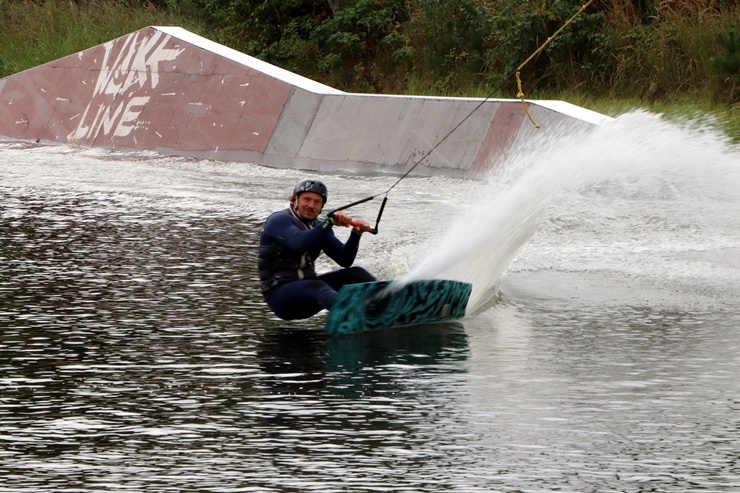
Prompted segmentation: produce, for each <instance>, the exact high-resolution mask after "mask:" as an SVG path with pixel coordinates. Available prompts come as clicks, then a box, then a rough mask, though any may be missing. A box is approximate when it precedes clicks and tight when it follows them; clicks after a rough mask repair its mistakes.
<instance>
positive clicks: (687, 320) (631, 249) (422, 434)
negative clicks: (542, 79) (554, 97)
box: [0, 112, 740, 493]
mask: <svg viewBox="0 0 740 493" xmlns="http://www.w3.org/2000/svg"><path fill="white" fill-rule="evenodd" d="M304 176H305V174H304V173H301V172H298V171H289V170H275V169H268V168H262V167H259V166H255V165H247V164H234V163H215V162H205V161H192V160H187V159H180V158H170V157H162V156H158V155H155V154H148V153H130V152H120V151H110V150H100V149H86V148H76V147H68V146H44V145H32V144H27V143H16V142H5V143H2V144H0V221H1V222H0V492H13V493H20V492H34V493H37V492H42V491H54V492H124V491H125V492H138V491H141V492H150V491H156V492H167V491H173V492H174V491H178V492H179V491H202V492H309V491H316V492H322V493H329V492H377V491H388V492H453V491H458V492H512V493H513V492H553V491H564V492H689V491H702V492H705V491H706V492H737V491H740V379H739V378H738V375H740V301H739V299H740V297H739V295H740V197H739V194H738V191H739V190H740V152H739V151H738V149H737V148H734V147H732V146H731V145H729V144H727V143H726V142H725V141H724V140H723V139H722V138H721V136H719V135H717V134H716V133H714V132H713V131H711V130H708V129H702V128H699V127H698V126H697V125H686V126H679V125H676V124H669V123H666V122H664V121H662V120H661V119H660V118H659V117H657V116H655V115H650V114H646V113H640V112H637V113H633V114H629V115H624V116H623V117H620V118H618V119H617V120H616V121H614V122H612V123H609V124H606V125H604V126H603V127H601V128H599V129H596V130H594V131H593V132H591V133H589V134H586V135H579V136H572V137H566V138H560V139H557V140H553V141H552V142H547V143H545V144H540V145H539V146H538V147H537V148H535V149H529V150H527V151H524V150H523V151H521V152H520V153H518V154H517V155H516V156H512V157H511V159H510V160H509V162H508V163H507V164H506V165H505V166H504V167H503V168H502V169H501V171H500V172H498V173H497V174H496V175H495V176H492V177H491V179H490V180H489V181H480V182H472V181H462V180H451V179H445V178H407V179H404V180H403V181H401V182H400V183H399V184H398V186H397V187H395V188H394V189H393V190H392V191H391V193H390V194H389V202H388V206H387V207H386V211H385V214H384V217H383V219H382V221H381V223H380V225H379V230H380V233H379V234H378V235H377V236H371V235H365V237H364V238H363V241H362V243H363V244H362V248H361V252H360V255H359V256H358V263H359V264H361V265H363V266H365V267H367V268H369V269H370V270H372V271H373V272H375V273H376V274H377V275H378V277H380V278H401V279H413V278H425V277H445V278H456V279H462V280H468V281H471V282H473V284H474V293H473V299H472V300H471V304H470V305H469V314H470V316H469V317H468V318H466V319H465V320H462V321H460V322H458V323H450V324H441V325H433V326H424V327H417V328H409V329H398V330H392V331H380V332H375V333H369V334H360V335H356V336H347V337H336V338H329V337H327V336H325V335H324V334H323V333H322V322H323V315H320V316H318V317H315V318H314V319H310V320H307V321H303V322H291V323H286V322H283V321H280V320H279V319H276V318H275V317H274V316H272V315H271V314H270V313H269V312H268V310H267V309H266V308H265V305H264V303H263V302H262V299H261V296H260V294H259V290H258V283H257V273H256V269H255V263H256V252H257V242H258V237H259V233H260V230H261V225H262V222H263V221H264V219H265V218H266V217H267V215H268V214H269V213H270V212H271V211H273V210H276V209H279V208H283V207H285V205H286V199H287V196H288V195H289V193H290V191H291V190H292V187H293V185H294V184H295V183H296V182H297V181H298V180H299V179H301V178H303V177H304ZM322 179H324V181H325V182H326V183H327V185H328V186H329V190H330V199H329V200H330V203H329V207H333V206H334V207H335V206H339V205H341V204H344V203H348V202H351V201H353V200H356V199H358V198H362V197H364V196H368V195H373V194H377V193H380V192H382V191H384V190H386V189H388V188H389V187H391V186H392V185H393V184H394V183H395V182H396V178H394V177H383V176H380V177H378V176H375V177H365V176H350V175H335V176H324V177H322ZM378 207H379V200H375V201H371V202H368V203H367V204H363V205H362V206H358V207H357V208H355V209H350V211H351V212H352V213H353V214H356V215H359V216H362V217H366V218H368V219H370V220H371V221H372V220H373V219H374V218H375V214H376V213H377V209H378ZM339 234H340V235H341V234H344V232H342V231H340V232H339ZM320 267H321V269H329V268H331V267H332V265H331V264H330V263H326V262H321V263H320Z"/></svg>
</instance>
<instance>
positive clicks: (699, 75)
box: [0, 0, 740, 106]
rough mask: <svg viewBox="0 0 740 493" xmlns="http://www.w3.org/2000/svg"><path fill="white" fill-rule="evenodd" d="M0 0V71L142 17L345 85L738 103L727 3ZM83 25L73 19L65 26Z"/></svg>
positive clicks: (130, 26)
mask: <svg viewBox="0 0 740 493" xmlns="http://www.w3.org/2000/svg"><path fill="white" fill-rule="evenodd" d="M584 1H585V0H517V1H512V0H120V1H113V0H0V29H1V30H2V33H3V36H1V37H0V76H4V75H8V74H10V73H14V72H17V71H19V70H22V69H24V68H28V67H30V66H34V65H37V64H39V63H43V62H45V61H48V60H51V59H53V58H57V57H60V56H63V55H66V54H69V53H72V52H74V51H78V50H81V49H85V48H87V47H89V46H93V45H95V44H99V43H102V42H105V41H107V40H109V39H111V38H113V37H116V36H120V35H123V34H126V33H128V32H131V31H133V30H135V29H138V28H141V27H144V26H146V25H151V24H165V23H166V24H177V25H181V26H183V27H185V28H186V29H190V30H193V31H196V32H198V33H199V34H201V35H203V36H205V37H207V38H210V39H213V40H214V41H217V42H219V43H222V44H225V45H228V46H231V47H233V48H235V49H237V50H240V51H243V52H246V53H249V54H251V55H253V56H257V57H259V58H261V59H263V60H265V61H268V62H270V63H273V64H275V65H278V66H281V67H283V68H286V69H288V70H291V71H294V72H297V73H299V74H301V75H304V76H306V77H309V78H312V79H316V80H318V81H321V82H324V83H326V84H329V85H331V86H334V87H337V88H339V89H343V90H348V91H355V92H384V93H416V94H443V95H473V96H475V95H478V96H480V95H496V96H506V97H513V95H515V94H516V90H517V88H516V80H515V78H514V72H515V71H516V69H517V68H518V67H519V66H520V65H521V64H522V63H523V62H524V61H525V60H527V59H528V57H530V55H531V54H532V53H533V52H535V50H536V49H537V48H538V47H540V46H541V45H542V44H543V43H545V42H546V41H547V40H548V39H551V42H550V43H549V44H548V46H547V47H546V49H545V50H543V51H542V53H541V54H540V55H539V56H537V57H535V58H533V59H532V60H531V61H529V62H528V63H527V64H526V66H525V67H523V69H522V80H523V84H524V86H523V89H524V91H525V93H526V94H527V95H528V96H529V97H551V96H552V95H557V94H562V93H568V94H571V95H573V94H581V95H584V96H586V97H613V98H621V97H626V98H636V97H637V98H642V99H643V101H644V102H646V103H649V102H654V101H661V100H662V101H667V100H670V99H671V98H681V97H684V96H687V95H688V96H689V97H703V98H706V99H709V100H713V101H715V102H716V103H719V104H723V105H728V106H731V105H736V104H737V103H738V102H740V91H739V90H738V87H739V86H740V61H738V57H739V56H740V55H738V54H739V53H740V36H739V35H738V32H737V24H738V19H740V0H594V1H593V2H592V3H591V4H590V5H589V6H588V7H587V8H586V9H585V10H584V11H583V12H582V13H581V14H580V15H578V16H577V17H576V18H575V19H574V20H573V22H572V23H570V24H568V25H567V28H566V29H564V30H563V31H562V32H561V33H560V34H558V35H557V36H553V35H554V33H555V32H556V31H557V30H558V29H559V28H560V27H562V26H563V25H564V24H565V23H566V22H567V21H568V20H569V19H570V18H571V17H572V16H573V15H574V13H576V12H577V11H578V10H579V9H580V8H581V6H582V4H583V3H584ZM70 25H83V26H84V27H85V28H84V29H79V30H74V29H69V26H70Z"/></svg>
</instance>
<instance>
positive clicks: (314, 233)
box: [262, 214, 336, 252]
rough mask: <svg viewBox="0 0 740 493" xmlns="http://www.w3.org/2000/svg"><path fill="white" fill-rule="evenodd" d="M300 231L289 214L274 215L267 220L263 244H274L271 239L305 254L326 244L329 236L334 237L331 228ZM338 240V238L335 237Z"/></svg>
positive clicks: (320, 226)
mask: <svg viewBox="0 0 740 493" xmlns="http://www.w3.org/2000/svg"><path fill="white" fill-rule="evenodd" d="M322 226H323V223H322V225H319V226H318V227H316V228H311V229H305V230H304V229H300V228H299V227H298V226H296V225H295V223H293V219H292V218H291V217H290V216H289V215H287V214H273V215H272V216H270V217H269V218H268V219H267V222H266V223H265V229H264V232H263V236H262V243H263V245H264V244H265V243H268V244H269V243H272V242H271V241H269V240H270V239H272V240H274V241H275V242H278V243H280V244H281V245H283V246H285V247H287V248H289V249H291V250H293V251H296V252H305V251H307V250H309V249H311V247H316V245H318V244H321V243H323V242H324V239H325V238H326V237H328V236H331V237H334V234H333V232H332V230H331V227H330V226H329V227H326V228H324V227H322ZM334 239H336V237H334Z"/></svg>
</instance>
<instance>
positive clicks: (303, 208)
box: [295, 192, 324, 221]
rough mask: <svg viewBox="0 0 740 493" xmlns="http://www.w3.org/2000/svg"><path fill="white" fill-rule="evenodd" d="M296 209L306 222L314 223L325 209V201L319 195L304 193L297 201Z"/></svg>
mask: <svg viewBox="0 0 740 493" xmlns="http://www.w3.org/2000/svg"><path fill="white" fill-rule="evenodd" d="M295 207H296V209H297V210H298V215H299V216H300V217H301V218H303V219H305V220H306V221H313V220H314V219H316V218H317V217H318V216H319V213H320V212H321V209H323V207H324V201H323V200H322V198H321V195H319V194H318V193H313V192H303V193H302V194H300V195H299V196H298V199H296V206H295Z"/></svg>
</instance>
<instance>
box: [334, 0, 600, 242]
mask: <svg viewBox="0 0 740 493" xmlns="http://www.w3.org/2000/svg"><path fill="white" fill-rule="evenodd" d="M593 2H594V0H588V1H587V2H586V3H584V4H583V5H582V6H581V8H580V9H579V10H578V12H576V13H575V14H573V16H572V17H571V18H570V19H568V20H567V21H566V22H565V24H563V25H562V26H561V27H560V29H558V30H557V31H555V33H554V34H553V35H552V36H550V37H549V38H547V40H546V41H545V42H544V43H543V44H542V45H541V46H540V47H539V48H537V50H535V51H534V53H532V54H531V55H530V56H529V58H527V59H526V60H525V61H524V63H522V64H521V65H519V67H517V69H516V72H515V75H516V81H517V88H518V90H519V92H518V94H517V98H519V99H520V100H521V102H522V105H523V106H524V112H525V113H526V114H527V116H528V117H529V121H530V122H532V124H533V125H534V126H535V128H540V125H539V124H538V123H537V122H535V121H534V118H532V115H530V114H529V109H528V108H527V103H526V102H525V101H524V91H523V90H522V79H521V77H520V72H521V70H522V69H523V68H524V66H525V65H527V64H528V63H529V62H530V61H531V60H532V59H533V58H535V57H536V56H537V55H539V54H540V53H542V51H543V50H544V49H545V48H546V47H547V45H549V44H550V42H551V41H552V40H553V39H554V38H555V37H556V36H557V35H559V34H560V33H561V32H562V31H563V30H564V29H565V28H566V27H568V25H570V24H571V23H572V22H573V21H574V20H575V19H576V17H578V16H579V15H580V14H581V13H582V12H583V11H584V10H586V8H588V6H589V5H591V4H592V3H593ZM495 94H496V91H495V90H494V91H492V92H491V93H490V94H489V95H488V96H486V97H485V98H483V99H482V100H481V101H480V102H479V103H478V104H477V105H476V106H475V107H474V108H473V109H472V110H471V111H470V113H468V114H467V115H466V116H465V118H463V119H462V120H460V121H459V122H458V123H457V125H455V126H454V127H453V128H452V129H451V130H450V131H449V132H447V133H446V134H445V135H444V137H442V138H441V139H440V140H439V141H438V142H437V143H436V144H434V146H433V147H432V148H431V149H429V150H428V151H427V152H425V153H424V154H423V155H422V156H421V158H419V160H418V161H416V163H414V164H413V166H411V167H410V168H409V169H407V170H406V172H405V173H404V174H402V175H401V176H400V177H399V178H398V180H396V181H395V183H393V185H391V186H390V187H389V188H388V189H387V190H386V191H385V192H381V193H378V194H375V195H370V196H369V197H365V198H364V199H360V200H356V201H354V202H350V203H349V204H347V205H343V206H341V207H338V208H336V209H334V210H332V211H331V212H329V214H328V216H329V217H333V216H334V213H335V212H339V211H342V210H344V209H349V208H350V207H354V206H356V205H359V204H364V203H365V202H369V201H370V200H373V199H374V198H375V197H379V196H381V195H385V197H383V203H382V204H381V205H380V210H379V211H378V217H377V218H376V219H375V228H374V229H373V230H372V231H370V232H371V233H372V234H374V235H376V234H378V224H379V223H380V218H381V217H382V216H383V210H385V204H386V202H388V194H389V193H390V191H391V190H393V189H394V188H395V187H396V185H398V184H399V183H401V180H403V179H404V178H406V177H407V176H409V174H411V172H412V171H414V169H416V167H417V166H419V165H420V164H421V163H423V162H424V161H425V160H427V159H428V158H429V156H431V155H432V153H433V152H434V151H435V150H437V148H438V147H439V146H440V145H442V143H443V142H444V141H445V140H447V139H448V138H449V137H450V135H452V134H453V133H454V132H455V131H456V130H457V129H458V128H460V127H461V126H462V124H463V123H465V122H466V121H468V119H469V118H470V117H471V116H473V114H474V113H475V112H476V111H478V110H479V109H480V108H481V107H482V106H483V105H484V104H486V103H487V102H488V101H489V100H490V99H491V98H493V96H494V95H495Z"/></svg>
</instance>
